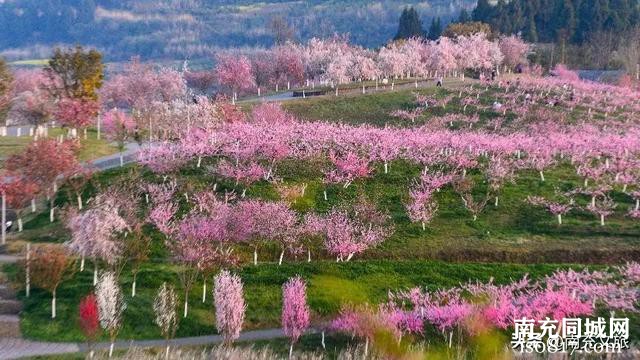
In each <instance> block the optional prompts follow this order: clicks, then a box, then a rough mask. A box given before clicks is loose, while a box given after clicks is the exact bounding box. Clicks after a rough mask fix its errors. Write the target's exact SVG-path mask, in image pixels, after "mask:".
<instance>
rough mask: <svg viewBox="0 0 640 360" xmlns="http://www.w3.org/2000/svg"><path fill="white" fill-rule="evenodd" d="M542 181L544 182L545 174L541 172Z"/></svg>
mask: <svg viewBox="0 0 640 360" xmlns="http://www.w3.org/2000/svg"><path fill="white" fill-rule="evenodd" d="M540 181H544V173H543V172H542V171H540Z"/></svg>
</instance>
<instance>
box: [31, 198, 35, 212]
mask: <svg viewBox="0 0 640 360" xmlns="http://www.w3.org/2000/svg"><path fill="white" fill-rule="evenodd" d="M31 212H32V213H34V212H36V199H31Z"/></svg>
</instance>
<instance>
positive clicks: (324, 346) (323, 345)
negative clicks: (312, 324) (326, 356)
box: [320, 331, 327, 349]
mask: <svg viewBox="0 0 640 360" xmlns="http://www.w3.org/2000/svg"><path fill="white" fill-rule="evenodd" d="M320 344H322V348H323V349H326V348H327V346H326V344H325V343H324V331H323V332H322V340H320Z"/></svg>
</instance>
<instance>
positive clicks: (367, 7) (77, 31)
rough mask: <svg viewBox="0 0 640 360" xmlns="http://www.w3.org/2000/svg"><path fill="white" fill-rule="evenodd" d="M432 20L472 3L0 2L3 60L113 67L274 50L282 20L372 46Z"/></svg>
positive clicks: (303, 34)
mask: <svg viewBox="0 0 640 360" xmlns="http://www.w3.org/2000/svg"><path fill="white" fill-rule="evenodd" d="M406 5H414V6H415V7H416V9H417V10H418V11H419V13H420V14H421V16H422V17H423V22H424V23H425V24H426V25H425V26H427V25H428V23H429V22H430V21H431V18H432V17H434V16H440V17H443V18H444V19H448V18H451V17H456V16H457V15H458V13H459V12H460V9H462V8H467V9H471V8H472V7H473V6H474V5H475V1H474V0H429V1H402V2H399V1H391V0H382V1H375V2H371V1H362V0H346V1H336V0H331V1H323V0H305V1H285V0H264V1H249V0H244V1H229V0H214V1H212V0H124V1H116V0H5V1H0V33H2V34H12V36H2V37H0V53H1V54H2V55H4V56H6V57H8V58H10V59H11V60H17V59H30V58H41V57H47V56H48V55H49V49H50V47H51V46H52V45H55V44H60V43H65V44H74V43H80V44H86V45H92V46H96V47H98V48H100V49H102V50H103V51H104V52H105V53H106V54H108V55H107V56H108V58H109V59H110V60H117V59H127V58H129V57H130V56H132V55H142V56H143V57H145V58H164V59H184V58H202V57H208V56H209V55H210V54H211V53H212V52H213V51H214V50H215V49H216V48H219V47H238V46H240V47H242V46H269V45H271V44H272V43H273V42H274V36H273V33H274V32H273V31H272V30H271V28H270V24H271V22H272V20H273V19H274V18H279V17H284V20H286V22H287V23H288V25H289V27H290V28H291V30H292V32H293V34H294V36H295V37H296V38H297V39H300V40H306V39H309V38H311V37H314V36H319V37H326V36H331V35H333V34H334V33H341V34H342V33H348V34H350V37H351V39H352V41H353V42H354V43H357V44H360V45H364V46H367V47H375V46H379V45H381V44H383V43H385V42H386V41H387V40H388V39H390V38H391V37H393V35H394V33H395V31H396V29H397V22H398V17H399V15H400V12H401V10H402V8H403V7H404V6H406Z"/></svg>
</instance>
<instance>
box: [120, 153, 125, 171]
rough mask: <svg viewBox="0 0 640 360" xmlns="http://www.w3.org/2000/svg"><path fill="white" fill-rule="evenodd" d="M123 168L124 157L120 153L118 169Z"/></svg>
mask: <svg viewBox="0 0 640 360" xmlns="http://www.w3.org/2000/svg"><path fill="white" fill-rule="evenodd" d="M123 166H124V155H122V152H121V153H120V167H123Z"/></svg>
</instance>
